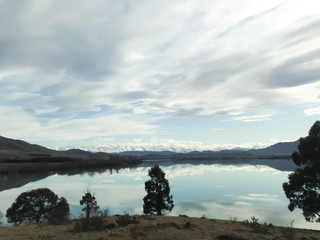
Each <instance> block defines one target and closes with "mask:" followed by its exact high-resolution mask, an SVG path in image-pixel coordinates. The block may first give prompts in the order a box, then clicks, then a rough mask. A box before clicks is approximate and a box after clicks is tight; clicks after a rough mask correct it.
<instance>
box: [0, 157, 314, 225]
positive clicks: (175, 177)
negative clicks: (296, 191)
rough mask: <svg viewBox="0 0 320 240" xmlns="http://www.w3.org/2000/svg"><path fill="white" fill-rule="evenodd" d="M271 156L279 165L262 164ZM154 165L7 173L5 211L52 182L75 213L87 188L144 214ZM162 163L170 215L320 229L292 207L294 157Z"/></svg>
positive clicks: (102, 201)
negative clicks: (289, 185)
mask: <svg viewBox="0 0 320 240" xmlns="http://www.w3.org/2000/svg"><path fill="white" fill-rule="evenodd" d="M265 161H269V162H272V163H274V164H273V165H274V166H277V167H276V168H274V167H271V166H273V165H272V164H271V166H265V165H262V164H264V163H265ZM154 164H155V162H153V161H150V162H145V163H143V164H141V165H139V166H137V167H135V168H131V169H121V170H117V171H116V170H106V171H103V172H100V173H94V172H90V173H84V174H73V175H58V174H54V175H51V176H46V175H44V176H40V177H38V178H37V176H34V174H33V175H30V174H26V175H21V176H20V175H19V176H18V177H17V176H16V175H15V176H10V175H2V176H1V179H5V180H6V181H7V183H6V186H1V188H0V191H1V192H0V199H1V202H0V210H1V211H2V213H3V214H4V215H5V212H6V210H7V209H8V208H9V207H10V206H11V204H12V202H13V201H14V200H15V199H16V197H17V196H18V195H19V194H20V193H22V192H24V191H28V190H30V189H35V188H40V187H47V188H50V189H51V190H53V191H54V192H55V193H56V194H58V195H59V197H61V196H63V197H65V198H66V199H67V200H68V202H69V204H70V207H71V210H72V215H73V217H77V216H78V215H79V214H80V213H81V206H80V205H79V201H80V199H81V198H82V196H83V194H84V193H85V192H86V190H87V189H90V190H91V191H92V192H93V193H94V194H95V196H96V199H97V202H98V205H99V206H100V207H101V208H108V209H109V213H110V214H112V215H113V214H123V213H129V214H143V200H142V199H143V197H144V196H145V194H146V193H145V190H144V182H145V181H147V180H148V179H149V177H148V176H147V174H148V170H149V169H150V167H151V166H153V165H154ZM158 164H159V165H160V166H161V168H162V170H163V171H164V172H165V173H166V178H167V179H168V180H169V184H170V187H171V194H172V195H173V200H174V203H175V207H174V209H173V211H172V212H171V213H168V215H187V216H190V217H191V216H192V217H202V216H205V217H208V218H217V219H230V218H232V219H234V218H236V219H237V220H240V221H242V220H250V219H251V217H252V216H255V217H256V218H258V219H259V222H260V223H264V222H267V223H272V224H274V225H281V226H290V224H291V222H292V221H293V220H294V222H293V226H294V227H299V228H308V229H309V228H311V229H320V226H319V225H320V224H319V223H318V224H317V223H308V222H306V221H305V220H304V218H303V216H302V213H301V211H300V210H295V211H294V212H290V211H289V210H288V209H287V206H288V203H289V201H288V199H287V198H286V196H285V194H284V192H283V190H282V183H283V182H286V181H287V180H288V174H289V173H291V171H290V170H283V169H285V168H286V167H284V166H290V167H289V169H291V168H292V166H293V165H292V163H291V161H290V160H264V161H262V160H256V161H254V162H253V163H250V164H249V163H242V164H217V163H211V162H192V163H190V162H185V163H179V164H173V163H171V162H168V161H164V162H158ZM290 164H291V165H290ZM26 179H27V180H26ZM29 181H31V182H29ZM3 182H4V180H3ZM11 185H12V186H11Z"/></svg>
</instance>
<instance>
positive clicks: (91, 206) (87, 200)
mask: <svg viewBox="0 0 320 240" xmlns="http://www.w3.org/2000/svg"><path fill="white" fill-rule="evenodd" d="M80 204H81V205H84V206H85V207H84V208H83V209H82V211H84V212H85V217H86V219H87V220H89V219H90V217H91V216H92V215H94V214H95V213H97V212H98V210H99V206H98V205H97V201H96V198H95V197H94V195H93V194H92V193H91V192H90V191H89V190H87V192H86V193H85V195H84V196H83V197H82V199H81V200H80Z"/></svg>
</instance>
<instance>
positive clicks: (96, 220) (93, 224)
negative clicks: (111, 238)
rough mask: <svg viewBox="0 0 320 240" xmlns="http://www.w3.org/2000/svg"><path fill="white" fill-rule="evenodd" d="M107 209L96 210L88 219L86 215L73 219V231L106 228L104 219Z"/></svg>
mask: <svg viewBox="0 0 320 240" xmlns="http://www.w3.org/2000/svg"><path fill="white" fill-rule="evenodd" d="M107 214H108V211H107V210H105V211H97V212H96V213H95V214H94V215H93V216H92V215H91V216H90V218H89V219H88V218H87V217H86V216H83V215H82V216H81V218H80V219H77V220H76V221H75V225H74V226H73V231H75V232H89V231H102V230H105V229H107V228H108V225H107V224H106V223H105V221H104V219H105V217H107Z"/></svg>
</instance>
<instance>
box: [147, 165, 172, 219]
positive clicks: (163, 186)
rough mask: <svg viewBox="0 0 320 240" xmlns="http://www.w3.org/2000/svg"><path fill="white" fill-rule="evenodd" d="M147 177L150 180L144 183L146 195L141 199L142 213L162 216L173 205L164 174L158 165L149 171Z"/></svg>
mask: <svg viewBox="0 0 320 240" xmlns="http://www.w3.org/2000/svg"><path fill="white" fill-rule="evenodd" d="M148 175H149V176H150V178H151V179H150V180H149V181H146V182H145V190H146V192H147V195H146V196H145V197H144V198H143V202H144V204H143V212H144V213H145V214H152V215H154V214H157V215H162V212H163V210H167V211H171V210H172V209H173V207H174V204H173V200H172V195H170V187H169V182H168V180H167V179H166V178H165V173H164V172H163V171H162V169H161V168H160V167H159V166H158V165H155V166H154V167H152V168H151V169H150V170H149V173H148Z"/></svg>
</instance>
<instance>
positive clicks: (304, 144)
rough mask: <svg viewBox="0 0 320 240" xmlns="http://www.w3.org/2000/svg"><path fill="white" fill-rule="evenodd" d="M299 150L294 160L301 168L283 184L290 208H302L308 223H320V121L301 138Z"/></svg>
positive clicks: (294, 155)
mask: <svg viewBox="0 0 320 240" xmlns="http://www.w3.org/2000/svg"><path fill="white" fill-rule="evenodd" d="M298 150H299V152H294V153H293V154H292V160H293V161H294V163H295V164H296V165H297V166H299V168H297V169H296V170H295V171H294V172H293V173H291V174H290V175H289V181H288V182H285V183H283V190H284V192H285V194H286V196H287V198H288V199H289V201H290V203H289V205H288V208H289V210H290V211H293V210H294V209H295V208H300V209H302V211H303V216H304V217H305V219H306V220H307V221H311V222H313V221H316V222H320V121H316V122H315V123H314V124H313V126H312V127H311V129H310V130H309V135H308V136H307V137H304V138H300V143H299V146H298Z"/></svg>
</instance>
